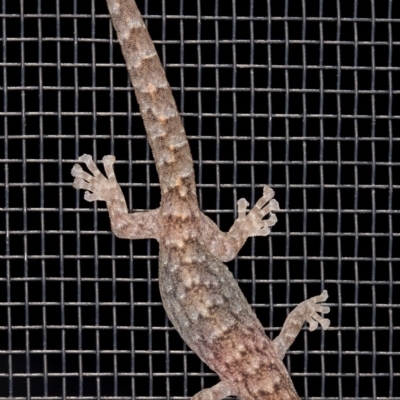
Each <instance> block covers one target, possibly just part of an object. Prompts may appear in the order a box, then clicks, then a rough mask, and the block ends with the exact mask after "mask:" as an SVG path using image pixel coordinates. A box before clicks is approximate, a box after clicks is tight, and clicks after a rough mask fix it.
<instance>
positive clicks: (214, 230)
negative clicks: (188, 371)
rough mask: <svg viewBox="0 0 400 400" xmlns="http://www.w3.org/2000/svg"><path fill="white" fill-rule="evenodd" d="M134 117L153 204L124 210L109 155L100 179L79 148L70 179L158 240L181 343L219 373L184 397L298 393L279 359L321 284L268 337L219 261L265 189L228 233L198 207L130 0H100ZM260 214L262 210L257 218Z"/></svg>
mask: <svg viewBox="0 0 400 400" xmlns="http://www.w3.org/2000/svg"><path fill="white" fill-rule="evenodd" d="M107 4H108V8H109V10H110V14H111V17H112V21H113V24H114V27H115V30H116V31H117V36H118V40H119V42H120V44H121V47H122V53H123V55H124V57H125V60H126V63H127V68H128V70H129V73H130V76H131V80H132V84H133V87H134V89H135V94H136V97H137V100H138V103H139V107H140V111H141V114H142V117H143V121H144V125H145V129H146V132H147V135H148V139H149V142H150V145H151V148H152V151H153V155H154V158H155V163H156V168H157V172H158V175H159V178H160V187H161V194H162V197H161V204H160V207H159V208H158V209H156V210H151V211H148V212H144V213H135V214H129V213H128V210H127V206H126V202H125V199H124V196H123V194H122V191H121V189H120V187H119V185H118V183H117V181H116V179H115V175H114V171H113V167H112V164H113V163H114V161H115V159H114V157H113V156H106V157H104V158H103V162H104V168H105V171H106V175H107V178H106V177H105V176H104V175H102V174H101V172H100V171H99V170H98V169H97V167H96V165H95V164H94V162H93V160H92V158H91V157H90V156H88V155H84V156H82V157H81V158H80V159H81V161H83V162H85V163H86V165H87V167H88V169H89V170H90V172H91V173H92V175H91V174H88V173H86V172H85V171H83V170H82V168H81V167H80V166H79V165H78V164H76V165H75V166H74V168H73V170H72V174H73V176H75V181H74V187H75V188H80V189H85V190H87V192H86V193H85V199H86V200H88V201H94V200H104V201H106V203H107V207H108V210H109V214H110V220H111V225H112V230H113V232H114V233H115V234H116V235H117V236H119V237H123V238H130V239H139V238H155V239H157V240H158V241H159V244H160V257H159V285H160V292H161V297H162V300H163V304H164V307H165V310H166V312H167V314H168V317H169V318H170V320H171V321H172V323H173V325H174V326H175V328H176V329H177V331H178V332H179V333H180V335H181V336H182V338H183V339H184V340H185V342H186V343H187V344H188V345H189V346H190V347H191V348H192V350H194V351H195V352H196V353H197V354H198V356H199V357H200V358H201V359H202V360H203V361H204V362H205V363H206V364H207V365H209V367H210V368H211V369H213V370H214V371H215V372H216V373H217V374H218V375H219V377H220V378H221V382H220V383H218V384H217V385H215V386H214V387H212V388H210V389H204V390H203V391H201V392H199V393H197V394H196V395H195V396H194V397H193V398H192V399H195V400H205V399H210V400H219V399H222V398H224V397H226V396H229V395H237V396H239V397H240V398H241V399H243V400H255V399H257V400H258V399H270V400H272V399H276V400H278V399H299V397H298V395H297V394H296V391H295V389H294V387H293V384H292V381H291V379H290V376H289V374H288V372H287V370H286V368H285V366H284V365H283V363H282V361H281V360H282V359H283V357H284V355H285V353H286V350H287V349H288V347H289V346H290V345H291V343H292V342H293V340H294V339H295V337H296V336H297V334H298V332H299V331H300V329H301V327H302V325H303V324H304V321H306V320H307V321H309V322H310V324H311V328H310V329H315V328H316V327H317V325H318V324H317V322H319V323H320V324H321V325H322V326H323V328H324V329H326V328H327V327H328V325H329V321H328V320H326V319H323V318H322V317H321V316H319V315H318V314H317V312H322V313H326V312H328V311H329V309H328V308H327V307H323V306H321V305H319V304H318V303H319V302H322V301H325V300H326V298H327V295H326V292H323V293H322V294H321V295H320V296H316V297H314V298H312V299H309V300H306V301H304V302H303V303H301V304H300V305H299V306H298V307H297V308H296V309H295V310H294V311H292V313H291V314H290V315H289V317H288V318H287V320H286V322H285V325H284V327H283V329H282V331H281V334H280V335H279V336H278V337H277V338H276V339H275V340H274V341H271V340H270V339H269V338H268V337H267V336H266V335H265V332H264V329H263V327H262V325H261V323H260V322H259V321H258V319H257V317H256V315H255V314H254V312H253V311H252V309H251V307H250V305H249V304H248V302H247V300H246V299H245V297H244V295H243V294H242V292H241V290H240V288H239V286H238V284H237V282H236V280H235V279H234V278H233V276H232V274H231V273H230V271H229V270H228V268H227V267H226V266H225V265H224V264H223V261H229V260H231V259H233V258H234V257H235V256H236V254H237V253H238V251H239V250H240V248H241V247H242V246H243V244H244V242H245V241H246V239H247V238H248V237H249V236H256V235H260V236H266V235H267V234H268V233H269V226H272V225H274V224H275V222H276V217H275V214H274V213H273V212H274V211H276V210H278V208H279V207H278V203H277V202H276V201H275V200H273V199H272V198H273V195H274V193H273V191H272V190H271V189H270V188H268V187H265V188H264V194H263V196H262V197H261V199H260V200H258V202H257V204H256V205H255V206H254V208H253V209H252V210H251V211H250V212H248V213H247V205H248V203H247V202H246V201H245V200H244V199H241V200H239V202H238V214H239V217H238V219H237V220H236V221H235V223H234V225H233V226H232V228H231V230H230V231H229V232H228V233H223V232H221V231H220V230H219V229H218V227H217V226H216V225H215V224H214V223H213V222H212V221H211V220H210V219H209V218H208V217H207V216H205V215H204V214H203V213H202V212H201V211H200V209H199V206H198V202H197V196H196V186H195V177H194V170H193V161H192V156H191V153H190V149H189V144H188V141H187V139H186V135H185V131H184V128H183V125H182V122H181V118H180V116H179V113H178V110H177V108H176V104H175V101H174V99H173V96H172V92H171V89H170V87H169V84H168V82H167V80H166V77H165V73H164V70H163V68H162V65H161V63H160V60H159V58H158V56H157V53H156V51H155V48H154V45H153V43H152V41H151V39H150V36H149V34H148V32H147V29H146V27H145V25H144V22H143V20H142V17H141V15H140V12H139V10H138V8H137V6H136V4H135V2H134V1H133V0H107ZM266 216H268V217H269V218H267V219H263V218H264V217H266Z"/></svg>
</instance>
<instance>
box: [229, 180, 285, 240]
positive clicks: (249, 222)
mask: <svg viewBox="0 0 400 400" xmlns="http://www.w3.org/2000/svg"><path fill="white" fill-rule="evenodd" d="M274 194H275V192H274V191H273V190H272V189H271V188H270V187H269V186H264V190H263V196H262V197H261V198H260V199H259V200H258V201H257V203H256V204H255V206H254V207H253V208H252V210H250V212H249V213H247V207H248V206H249V203H248V202H247V200H246V199H240V200H239V201H238V202H237V207H238V219H237V220H236V223H237V224H238V225H239V226H240V229H241V230H244V231H246V233H247V236H267V235H268V234H269V233H270V231H271V230H270V229H269V227H270V226H273V225H275V224H276V221H277V218H276V215H275V213H274V211H277V210H279V204H278V202H277V201H276V200H275V199H273V197H274ZM246 213H247V214H246ZM267 215H269V217H268V218H267V219H263V218H264V217H265V216H267Z"/></svg>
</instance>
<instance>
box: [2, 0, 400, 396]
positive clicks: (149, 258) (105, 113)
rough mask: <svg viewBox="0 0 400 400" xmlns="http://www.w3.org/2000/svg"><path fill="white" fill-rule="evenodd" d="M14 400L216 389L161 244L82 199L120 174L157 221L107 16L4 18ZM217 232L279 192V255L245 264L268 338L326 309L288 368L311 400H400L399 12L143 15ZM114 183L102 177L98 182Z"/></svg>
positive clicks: (86, 12) (197, 7)
mask: <svg viewBox="0 0 400 400" xmlns="http://www.w3.org/2000/svg"><path fill="white" fill-rule="evenodd" d="M0 4H1V5H0V7H1V16H0V18H1V75H0V85H1V90H2V93H1V95H0V113H1V125H0V154H1V160H0V162H1V165H2V167H3V168H2V171H3V172H2V173H1V175H0V176H1V178H0V212H1V216H0V235H1V243H2V245H1V251H0V288H1V289H0V399H6V398H7V399H9V398H13V399H78V398H79V399H165V398H173V399H188V398H189V397H191V396H193V395H194V394H195V393H196V392H197V391H199V390H201V389H202V388H206V387H210V386H212V385H213V384H215V383H217V382H218V377H217V376H216V375H215V374H214V373H213V372H212V371H211V370H210V369H209V368H208V367H207V366H205V365H204V364H202V363H201V361H200V360H199V358H198V357H197V356H196V355H195V354H194V353H193V352H192V351H191V350H190V349H189V348H188V347H187V346H186V345H185V344H184V342H183V341H182V340H181V338H180V337H179V335H178V334H177V333H176V331H175V330H174V328H173V327H172V325H171V323H170V322H169V321H168V319H167V317H166V315H165V313H164V310H163V307H162V304H161V299H160V295H159V291H158V274H157V257H158V244H157V243H156V242H155V241H150V240H148V241H146V240H141V241H129V240H122V239H117V238H115V237H114V236H113V234H112V233H111V231H110V223H109V218H108V215H107V210H106V208H105V204H104V203H103V202H97V203H88V202H86V201H84V199H83V193H82V191H76V190H74V189H73V188H72V186H71V184H72V180H73V178H72V177H71V175H70V170H71V168H72V166H73V164H74V163H76V162H77V158H78V157H79V156H80V155H82V154H84V153H86V154H92V155H93V157H94V158H95V159H96V160H98V161H99V162H100V161H101V158H102V157H103V156H104V155H106V154H115V156H116V157H117V164H116V174H117V177H118V180H119V182H120V183H121V185H122V189H123V191H124V194H125V196H126V198H127V201H128V205H129V208H130V210H131V211H133V212H137V211H143V210H146V209H150V208H156V207H158V204H159V201H160V190H159V184H158V178H157V174H156V171H155V167H154V162H153V158H152V155H151V150H150V148H149V146H148V143H147V141H146V137H145V132H144V128H143V123H142V120H141V118H140V115H139V113H138V106H137V104H136V100H135V97H134V93H133V90H132V87H131V84H130V82H129V79H128V75H127V71H126V67H125V65H124V60H123V57H122V55H121V51H120V46H119V44H118V42H117V41H116V37H115V33H114V31H113V28H112V25H111V22H110V19H109V14H108V10H107V7H106V2H105V0H85V1H78V0H69V1H60V0H52V1H44V0H29V1H24V0H20V1H15V0H14V1H12V0H2V1H1V3H0ZM138 6H139V8H140V10H141V11H142V13H143V15H144V18H145V20H146V22H147V24H148V28H149V31H150V34H151V36H152V38H153V39H154V41H155V43H156V47H157V50H158V52H159V54H160V57H161V60H162V62H163V63H164V65H165V67H166V72H167V77H168V79H169V82H170V84H171V86H172V88H173V93H174V96H175V98H176V101H177V104H178V108H179V109H180V111H181V113H182V117H183V119H184V124H185V127H186V131H187V134H188V137H189V140H190V145H191V150H192V153H193V158H194V160H195V171H196V181H197V184H198V196H199V202H200V205H201V207H202V209H203V210H204V212H205V213H206V214H207V215H208V216H210V217H211V218H212V219H213V220H214V221H215V222H216V223H217V224H218V225H219V226H220V227H221V229H222V230H224V231H227V230H229V228H230V226H231V224H232V223H233V220H234V218H236V202H237V200H238V199H239V198H241V197H245V198H246V199H247V200H248V201H249V202H250V203H251V204H254V202H255V201H256V200H257V199H258V198H259V197H260V196H261V194H262V188H263V186H264V185H266V184H268V185H270V186H272V187H273V188H274V190H275V192H276V199H277V200H278V201H279V203H280V206H281V211H280V212H279V213H278V223H277V224H276V225H275V226H274V227H273V230H272V233H271V235H270V236H268V237H258V238H254V239H251V240H248V242H247V243H246V245H245V246H244V248H243V249H242V251H241V252H240V254H239V257H238V258H237V259H236V260H235V261H232V262H230V263H229V264H228V266H229V268H230V269H231V271H232V272H233V273H234V275H235V277H236V278H237V279H238V281H239V284H240V287H241V288H242V290H243V292H244V294H245V295H246V297H247V299H248V301H249V302H250V304H251V305H252V306H253V308H254V310H255V311H256V313H257V315H258V317H259V319H260V320H261V322H262V324H263V326H264V327H265V330H266V332H267V334H268V335H270V337H271V338H272V337H275V336H276V335H277V334H278V333H279V330H280V327H281V326H282V324H283V322H284V320H285V318H286V316H287V314H288V313H289V311H290V310H292V309H293V308H294V307H295V306H296V305H297V304H298V303H300V302H301V301H303V300H304V299H306V298H308V297H311V296H315V295H317V294H319V293H321V291H322V290H323V289H326V290H328V292H329V295H330V297H329V299H328V303H329V306H330V307H331V313H330V315H329V318H330V319H331V328H330V329H329V330H328V331H326V332H322V331H321V330H320V329H319V330H317V331H315V332H312V333H310V332H309V331H308V330H307V329H306V327H305V328H304V329H303V331H302V332H301V333H300V335H299V337H298V338H297V339H296V341H295V343H294V345H293V346H292V347H291V349H290V351H289V353H288V354H287V356H286V357H285V359H284V362H285V364H286V366H287V368H288V370H289V372H290V374H291V376H292V378H293V381H294V385H295V387H296V390H297V391H298V393H299V395H300V396H301V397H302V398H305V399H324V400H325V399H344V398H346V399H361V398H363V399H377V398H379V399H385V400H388V399H391V400H392V399H400V345H399V343H400V340H399V329H400V310H399V307H400V295H399V293H400V287H399V285H400V272H399V270H400V266H399V259H400V250H399V248H400V242H399V232H400V231H399V222H400V219H399V204H400V198H399V185H400V175H399V174H400V171H399V166H400V156H399V154H400V134H399V132H400V129H399V128H400V124H399V90H400V79H399V72H400V57H399V54H400V26H399V25H400V14H399V12H398V11H395V8H394V2H393V0H381V1H375V0H365V1H359V0H348V1H344V0H337V1H334V0H329V1H328V0H302V1H295V0H249V1H235V0H229V1H228V0H224V1H221V0H216V1H214V2H212V1H200V0H196V1H190V2H188V1H183V0H180V1H178V0H171V1H164V0H152V1H149V0H138ZM100 165H101V162H100Z"/></svg>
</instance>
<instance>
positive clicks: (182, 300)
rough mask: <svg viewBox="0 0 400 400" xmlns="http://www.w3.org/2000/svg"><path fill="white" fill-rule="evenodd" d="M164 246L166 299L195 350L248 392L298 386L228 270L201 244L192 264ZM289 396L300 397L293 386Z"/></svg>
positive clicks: (175, 321) (162, 272) (176, 323)
mask: <svg viewBox="0 0 400 400" xmlns="http://www.w3.org/2000/svg"><path fill="white" fill-rule="evenodd" d="M163 250H165V249H161V254H160V273H159V278H160V279H159V281H160V292H161V297H162V299H163V303H164V307H165V310H166V312H167V314H168V317H169V318H170V320H171V322H172V323H173V325H174V326H175V328H176V329H177V331H178V332H179V333H180V335H181V336H182V338H183V339H184V340H185V342H186V343H187V344H188V345H189V346H190V347H191V348H192V350H193V351H195V352H196V353H197V354H198V356H199V357H200V358H201V359H202V360H203V361H204V362H205V363H206V364H207V365H208V366H209V367H210V368H212V369H213V370H214V371H215V372H217V373H218V375H219V376H220V377H221V378H222V379H225V380H228V381H229V382H231V383H232V384H234V385H235V386H236V387H238V388H240V387H242V389H243V390H247V389H245V387H247V386H248V387H249V388H250V389H249V390H253V389H252V388H254V389H255V390H259V391H260V390H261V391H262V390H264V392H265V393H266V394H267V393H273V392H274V391H275V392H276V390H277V388H278V387H279V386H280V385H281V383H282V382H285V385H284V386H285V387H288V388H289V389H291V388H293V386H292V384H291V380H290V378H289V376H288V374H287V371H286V369H285V368H284V366H283V364H282V362H281V361H280V360H279V359H278V358H277V357H276V354H275V351H274V349H273V346H272V343H271V341H270V340H269V338H268V337H267V336H266V335H265V333H264V330H263V328H262V326H261V323H260V322H259V321H258V319H257V317H256V315H255V314H254V312H253V311H252V309H251V307H250V305H249V304H248V302H247V300H246V298H245V297H244V295H243V293H242V292H241V290H240V288H239V286H238V284H237V282H236V280H235V279H234V278H233V276H232V274H231V272H230V271H229V270H228V268H227V267H226V266H225V265H224V264H223V263H221V262H220V261H218V260H217V259H215V257H213V256H212V255H211V254H209V253H208V252H204V251H203V249H201V247H200V250H199V248H197V249H194V250H193V249H192V250H193V251H192V259H195V261H196V262H193V263H185V262H184V261H183V260H180V259H179V258H180V257H179V256H177V255H176V254H171V252H165V251H163ZM244 382H247V383H248V385H244ZM260 385H261V386H260ZM285 390H286V389H285ZM286 391H287V390H286ZM249 393H250V392H249ZM260 393H261V392H260ZM286 394H287V395H285V393H283V394H282V396H283V397H282V398H287V399H298V397H297V395H296V393H295V391H294V389H293V391H291V390H289V392H287V393H286ZM241 397H242V398H247V399H251V398H253V395H252V394H251V393H250V394H248V393H241ZM254 398H256V397H254ZM259 398H260V397H259ZM261 398H265V399H268V398H271V399H272V398H273V397H269V396H268V395H265V396H263V397H261Z"/></svg>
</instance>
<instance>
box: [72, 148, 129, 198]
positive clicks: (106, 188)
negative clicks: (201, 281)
mask: <svg viewBox="0 0 400 400" xmlns="http://www.w3.org/2000/svg"><path fill="white" fill-rule="evenodd" d="M79 161H83V162H84V163H85V164H86V166H87V167H88V169H89V171H90V172H91V173H92V175H91V174H89V173H87V172H86V171H84V170H83V169H82V167H81V166H80V165H79V164H75V165H74V166H73V168H72V170H71V175H72V176H73V177H75V179H74V183H73V185H72V186H73V187H74V188H75V189H84V190H86V192H85V200H87V201H95V200H104V201H109V200H112V199H113V198H114V197H115V195H116V194H117V193H119V192H120V190H121V189H120V187H119V185H118V183H117V181H116V179H115V174H114V168H113V164H114V163H115V157H114V156H104V157H103V165H104V170H105V171H106V175H107V177H105V176H104V175H103V174H102V173H101V172H100V171H99V169H98V168H97V166H96V164H95V163H94V162H93V159H92V156H90V155H88V154H84V155H83V156H81V157H79Z"/></svg>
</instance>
